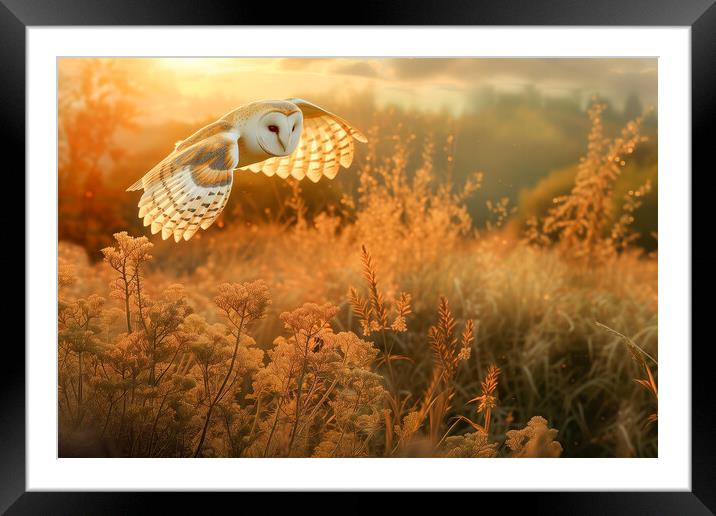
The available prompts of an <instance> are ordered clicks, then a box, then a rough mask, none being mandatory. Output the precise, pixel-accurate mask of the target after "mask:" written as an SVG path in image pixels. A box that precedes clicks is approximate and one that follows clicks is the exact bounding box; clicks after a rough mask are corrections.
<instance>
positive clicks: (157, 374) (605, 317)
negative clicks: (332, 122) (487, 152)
mask: <svg viewBox="0 0 716 516" xmlns="http://www.w3.org/2000/svg"><path fill="white" fill-rule="evenodd" d="M83 73H84V75H82V74H80V75H79V77H80V79H73V80H74V81H75V82H73V83H72V84H73V85H76V84H80V86H81V87H78V88H76V89H74V90H71V89H66V90H62V89H61V93H62V92H64V95H65V96H64V97H62V96H61V98H60V120H61V127H60V146H61V149H60V150H61V159H60V170H59V171H58V174H59V176H58V177H59V192H60V199H59V201H60V203H59V210H60V211H59V233H60V238H59V247H58V249H59V251H58V342H57V353H58V355H57V356H58V412H59V421H58V431H59V451H60V456H102V457H486V458H489V457H554V458H557V457H654V456H657V454H658V446H657V443H658V439H657V431H658V419H657V414H658V391H657V383H658V365H657V360H658V346H657V344H658V330H657V329H658V322H657V304H658V292H657V271H658V266H657V248H658V246H657V234H656V221H655V213H656V200H655V199H656V186H657V185H656V175H655V174H656V162H655V148H656V147H655V145H656V143H655V123H656V122H655V115H654V114H653V113H650V112H649V111H648V110H642V111H641V112H635V113H628V116H627V115H626V114H625V115H624V116H623V117H621V118H619V117H617V116H615V115H614V111H615V109H614V108H612V107H610V106H609V105H608V103H606V102H603V101H602V100H603V99H598V98H595V99H593V100H592V101H591V102H589V103H588V107H587V109H586V110H585V109H581V108H577V107H575V108H574V109H571V108H570V109H571V110H570V111H569V113H570V115H569V117H570V118H569V120H571V121H572V122H573V125H571V126H570V128H569V129H568V131H569V133H570V135H571V136H570V138H569V139H567V138H566V137H562V136H560V135H559V134H555V135H554V136H553V138H554V140H555V141H556V142H558V141H560V140H561V139H562V140H565V142H566V143H565V144H564V145H565V148H567V150H566V151H565V152H566V153H567V157H566V158H560V160H557V159H553V158H552V157H550V156H547V157H545V156H543V155H540V154H539V153H536V152H535V154H534V156H529V155H528V156H526V157H525V156H522V157H521V159H522V161H520V165H519V166H521V167H525V169H529V167H530V164H532V166H540V167H544V169H545V172H544V174H541V179H539V180H538V181H533V182H532V184H531V185H530V186H529V187H525V188H524V189H522V190H519V191H514V190H512V193H511V194H504V195H503V194H502V193H501V191H500V188H501V187H502V186H501V185H502V183H501V182H500V181H496V180H495V176H496V175H497V176H498V179H499V177H500V176H499V173H496V172H494V171H491V170H490V168H489V164H488V167H486V168H484V169H477V168H476V167H474V164H475V163H474V162H473V161H472V160H471V156H472V155H471V153H470V148H471V144H470V143H469V141H470V138H471V136H470V135H471V134H473V133H474V134H483V133H479V131H481V129H480V128H479V127H476V128H473V129H470V128H469V127H467V123H463V124H460V123H456V121H455V117H451V116H449V115H445V114H442V115H440V114H430V115H421V114H419V113H416V112H413V111H401V110H400V109H395V108H390V107H385V108H383V107H376V106H373V107H372V108H370V109H368V108H366V107H365V106H363V108H361V109H358V108H356V107H353V108H351V107H350V105H346V108H345V111H348V112H349V113H348V115H346V116H347V117H348V118H350V116H349V115H351V114H354V119H355V123H356V124H357V125H358V126H360V127H361V128H362V129H363V130H364V132H365V133H366V136H367V137H368V143H367V144H366V145H362V146H359V147H358V148H357V157H356V160H355V162H354V164H353V166H352V167H350V168H349V169H347V170H341V171H340V173H339V178H342V179H341V180H342V181H343V182H342V183H341V182H338V179H337V180H336V181H337V182H332V183H331V182H327V180H326V179H325V178H324V179H323V180H322V181H320V182H319V183H317V184H315V185H314V184H308V183H305V182H298V181H293V180H291V181H281V180H278V178H275V177H272V178H267V177H264V176H262V175H255V174H253V173H251V172H239V171H237V172H236V174H237V175H238V174H243V176H242V177H237V178H236V184H235V185H234V191H233V193H232V198H231V200H230V201H229V205H228V206H227V209H226V213H225V214H224V215H222V217H221V218H220V219H219V221H218V222H217V223H216V224H215V225H214V226H213V227H211V228H209V229H208V230H207V231H201V232H199V233H198V234H197V235H195V236H194V238H192V240H190V241H188V242H181V243H179V244H176V243H174V242H173V240H172V239H170V240H168V241H163V240H161V239H160V238H158V237H159V235H155V236H151V235H150V234H149V231H148V230H147V229H148V228H143V227H142V225H141V220H140V219H137V216H136V202H137V198H136V196H132V195H131V194H130V193H126V192H124V191H123V189H122V188H126V186H128V184H130V183H131V182H133V181H134V180H136V178H137V177H139V176H141V174H142V173H143V172H144V171H146V170H148V169H149V168H150V167H151V166H152V165H153V164H154V163H155V162H156V161H158V159H157V158H159V159H161V154H162V153H163V152H164V153H166V148H167V145H169V147H171V142H172V138H174V137H175V135H176V134H181V133H182V131H184V134H188V133H190V132H191V131H187V130H186V127H189V126H191V123H189V122H187V124H186V127H184V126H182V127H175V128H174V129H171V130H169V129H168V134H167V135H166V137H165V140H166V141H162V142H153V143H152V144H151V147H148V149H149V150H147V151H146V152H144V153H142V154H137V153H136V152H135V153H134V154H131V153H129V152H128V149H130V148H131V145H130V144H129V143H127V142H134V141H135V140H134V139H135V138H136V136H133V135H134V134H135V133H137V132H138V131H140V130H139V129H137V127H136V122H135V121H134V118H135V115H136V113H135V111H134V108H133V107H132V106H133V104H132V101H131V99H132V96H133V95H135V94H136V93H134V92H133V90H132V88H133V86H132V85H131V81H127V82H123V79H122V77H124V76H123V75H121V74H118V73H115V75H112V76H111V78H112V80H111V81H108V82H109V83H110V84H111V85H112V88H114V95H115V97H111V96H109V97H105V96H103V93H102V91H103V90H102V87H98V86H97V84H103V83H102V81H101V80H100V81H98V82H97V81H95V78H96V77H98V76H101V74H102V73H105V72H103V68H102V66H100V65H97V64H96V63H89V64H88V65H87V68H86V70H85V71H84V72H83ZM113 73H114V72H113ZM82 78H84V79H83V80H84V82H82V80H81V79H82ZM61 86H62V84H61ZM98 88H99V89H98ZM98 91H99V93H98ZM117 92H119V93H117ZM78 98H82V99H83V102H78V101H77V99H78ZM109 98H113V99H114V100H111V101H110V100H108V99H109ZM117 98H119V99H121V101H117V100H116V99H117ZM356 102H357V101H356ZM366 102H368V101H366ZM88 106H91V108H92V109H88ZM351 109H352V111H351ZM510 109H513V110H514V111H513V112H514V113H516V114H515V119H514V120H512V121H511V122H510V121H509V120H507V121H503V122H499V123H498V122H497V118H492V119H490V118H489V116H490V115H489V110H488V112H487V114H486V119H487V122H485V123H490V124H492V127H494V128H495V133H494V134H492V133H491V136H490V138H492V139H494V140H495V141H498V143H495V145H496V146H499V145H501V144H500V143H499V141H502V140H500V138H507V137H509V135H510V134H511V133H510V130H508V129H509V128H511V130H513V131H514V132H515V133H516V132H518V129H519V128H520V126H521V125H522V124H523V122H524V120H525V117H526V118H530V117H533V118H534V119H538V120H543V118H538V117H537V115H535V113H538V112H540V111H539V109H543V108H539V109H538V108H531V107H530V106H529V105H527V107H525V105H524V104H519V105H517V106H516V107H514V106H513V107H511V108H510ZM550 109H552V111H550V113H551V112H553V110H554V109H555V108H554V106H552V108H550ZM566 112H567V111H565V110H562V111H561V112H560V113H561V114H560V117H562V118H567V115H565V114H564V113H566ZM108 121H109V122H108ZM418 121H422V122H425V121H431V126H432V127H433V128H434V130H424V129H423V130H419V131H418V130H413V127H417V126H421V127H425V126H426V125H427V124H424V123H421V124H418V123H417V122H418ZM62 122H64V123H62ZM508 123H510V124H512V125H511V126H506V125H505V124H508ZM535 124H536V122H535ZM533 125H534V124H533ZM537 126H538V127H537V129H531V130H533V132H529V131H528V130H527V129H524V128H523V129H522V131H523V133H524V132H526V131H527V133H528V134H527V135H526V136H522V138H524V141H530V139H531V138H534V137H536V135H540V137H541V138H542V139H543V140H544V139H546V138H549V137H551V136H549V134H551V133H549V132H546V131H544V130H543V128H542V126H539V124H537ZM529 127H532V126H529ZM498 128H499V129H501V131H498V130H497V129H498ZM122 131H125V132H126V134H125V136H123V138H124V140H122V141H123V142H124V143H123V144H121V145H119V144H117V145H115V143H113V142H116V141H118V140H117V138H118V137H117V134H118V133H121V132H122ZM471 131H472V132H471ZM501 135H502V136H501ZM485 137H486V136H484V135H483V137H482V138H481V139H479V141H482V142H484V138H485ZM515 137H516V138H519V137H520V136H515ZM175 139H176V138H175ZM458 140H459V142H458ZM466 140H467V141H468V143H467V144H466V143H465V142H466ZM475 141H478V138H477V137H475ZM456 142H458V143H459V144H458V143H456ZM575 142H576V143H575ZM98 147H102V149H103V150H102V151H101V152H100V151H98V150H96V149H97V148H98ZM541 147H542V148H550V144H549V142H547V143H544V144H543V145H542V146H541ZM557 148H558V144H555V150H554V152H555V153H557V150H556V149H557ZM500 149H501V151H500V152H504V153H509V152H510V151H509V149H508V148H503V147H500ZM473 152H474V153H475V154H476V155H477V154H479V153H480V150H479V149H477V150H474V151H473ZM515 152H524V149H523V150H518V151H515ZM544 152H547V151H544ZM107 153H110V154H111V160H109V161H108V158H107V156H106V155H107ZM528 154H529V152H528ZM543 158H544V159H543ZM509 159H512V160H515V159H517V158H516V157H512V156H511V157H509ZM541 159H543V161H544V164H542V163H541V162H540V160H541ZM499 163H502V162H500V161H498V159H497V158H495V164H496V165H495V168H498V164H499ZM555 163H556V164H555ZM508 164H509V167H512V166H513V162H512V161H509V160H508ZM509 167H508V168H509ZM108 169H109V170H111V171H112V174H111V175H112V178H111V179H107V178H105V179H102V177H103V176H102V175H101V174H100V172H99V171H106V170H108ZM132 174H134V176H132ZM502 177H503V178H504V177H507V175H506V174H505V175H503V176H502ZM80 178H81V179H80ZM667 345H679V343H668V344H667Z"/></svg>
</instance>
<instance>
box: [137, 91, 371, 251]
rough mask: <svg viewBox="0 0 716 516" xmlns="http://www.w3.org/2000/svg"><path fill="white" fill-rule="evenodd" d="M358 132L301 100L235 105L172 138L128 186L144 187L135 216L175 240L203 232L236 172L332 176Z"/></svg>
mask: <svg viewBox="0 0 716 516" xmlns="http://www.w3.org/2000/svg"><path fill="white" fill-rule="evenodd" d="M353 140H357V141H359V142H363V143H365V142H366V141H367V140H366V138H365V136H364V135H363V133H361V132H360V131H359V130H358V129H356V128H354V127H352V126H351V125H350V124H349V123H348V122H346V121H345V120H343V119H342V118H340V117H338V116H336V115H334V114H333V113H329V112H328V111H326V110H324V109H322V108H320V107H318V106H316V105H315V104H311V103H310V102H308V101H306V100H303V99H288V100H278V101H276V100H273V101H259V102H253V103H251V104H247V105H245V106H241V107H240V108H237V109H235V110H233V111H231V112H230V113H227V114H226V115H224V116H223V117H221V118H220V119H219V120H217V121H216V122H214V123H212V124H209V125H207V126H206V127H203V128H201V129H199V130H198V131H197V132H195V133H194V134H192V135H191V136H189V138H187V139H186V140H183V141H180V142H177V144H176V145H175V148H174V151H173V152H172V153H171V154H169V155H168V156H167V157H166V158H164V159H163V160H162V161H161V162H159V163H158V164H157V165H156V166H155V167H154V168H152V169H151V170H150V171H149V172H147V173H146V174H145V175H144V177H142V178H141V179H140V180H139V181H137V182H136V183H134V184H133V185H132V186H130V187H129V188H127V191H134V190H142V189H143V190H144V193H143V194H142V197H141V199H140V200H139V204H138V206H139V218H143V219H144V225H145V226H151V231H152V234H155V233H159V232H160V231H161V233H162V238H163V239H165V240H166V239H167V238H169V237H170V236H173V237H174V240H175V241H177V242H179V241H180V240H181V239H182V238H183V239H184V240H189V239H190V238H191V237H192V236H193V235H194V233H196V232H197V231H198V230H199V228H201V229H207V228H208V227H209V226H211V225H212V224H213V222H214V221H215V220H216V218H217V217H218V216H219V214H220V213H221V211H222V210H223V209H224V207H225V206H226V202H227V201H228V199H229V194H230V193H231V186H232V183H233V174H234V170H235V169H239V170H250V171H252V172H256V173H258V172H263V173H264V174H266V175H267V176H273V175H274V174H276V175H278V176H279V177H281V178H283V179H286V178H287V177H288V176H289V175H290V176H292V177H294V178H296V179H298V180H301V179H303V178H304V177H308V178H309V179H310V180H311V181H314V182H317V181H318V180H319V179H320V178H321V177H323V176H325V177H327V178H329V179H333V178H334V177H335V176H336V174H337V173H338V170H339V168H340V167H341V166H342V167H345V168H348V167H349V166H350V165H351V163H352V162H353V154H354V141H353Z"/></svg>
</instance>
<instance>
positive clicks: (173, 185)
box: [127, 132, 239, 242]
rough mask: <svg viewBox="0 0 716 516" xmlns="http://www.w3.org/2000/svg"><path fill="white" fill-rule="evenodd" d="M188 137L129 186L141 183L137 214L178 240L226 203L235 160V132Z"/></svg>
mask: <svg viewBox="0 0 716 516" xmlns="http://www.w3.org/2000/svg"><path fill="white" fill-rule="evenodd" d="M188 140H189V139H188ZM188 140H185V142H186V143H187V144H188V145H184V142H182V143H181V144H179V145H177V149H176V150H175V151H174V152H172V153H171V154H170V155H169V156H167V157H166V158H164V159H163V160H162V161H161V162H160V163H159V164H158V165H157V166H155V167H154V168H153V169H152V170H150V171H149V172H147V173H146V174H145V175H144V177H142V178H141V179H140V180H139V181H137V182H136V183H134V184H133V185H132V186H130V187H129V188H128V189H127V191H133V190H141V189H144V193H143V194H142V197H141V199H139V204H138V206H139V217H140V218H144V225H145V226H149V225H151V229H152V234H155V233H158V232H159V231H161V232H162V239H164V240H166V239H167V238H169V236H171V235H173V236H174V240H175V241H177V242H178V241H179V240H181V239H182V238H184V240H189V239H190V238H191V237H192V236H193V235H194V233H196V232H197V231H198V229H199V228H201V229H207V228H208V227H209V226H211V224H212V223H213V222H214V220H216V217H218V216H219V214H220V213H221V210H223V209H224V206H226V202H227V201H228V199H229V194H230V193H231V185H232V182H233V179H234V178H233V169H234V168H235V167H236V165H237V164H238V162H239V148H238V144H237V137H236V135H235V134H233V133H229V132H219V133H215V134H212V135H211V136H208V137H206V138H203V139H195V143H191V141H188Z"/></svg>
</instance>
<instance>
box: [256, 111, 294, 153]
mask: <svg viewBox="0 0 716 516" xmlns="http://www.w3.org/2000/svg"><path fill="white" fill-rule="evenodd" d="M302 129H303V113H302V112H301V110H299V109H297V110H296V111H294V112H290V113H286V112H285V111H284V110H272V111H269V112H267V113H265V114H263V115H261V116H260V117H259V118H258V120H257V124H256V127H255V134H256V142H257V143H258V145H259V147H261V149H262V150H263V151H264V152H265V153H266V154H268V155H269V156H288V155H289V154H291V153H292V152H293V151H294V150H296V146H297V145H298V141H299V140H300V138H301V130H302Z"/></svg>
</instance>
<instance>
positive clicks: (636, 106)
mask: <svg viewBox="0 0 716 516" xmlns="http://www.w3.org/2000/svg"><path fill="white" fill-rule="evenodd" d="M643 114H644V106H643V105H642V103H641V99H640V98H639V96H638V95H637V94H636V93H630V94H629V96H628V97H627V99H626V102H625V103H624V112H623V113H622V117H624V120H634V119H635V118H636V117H638V116H641V115H643Z"/></svg>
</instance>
